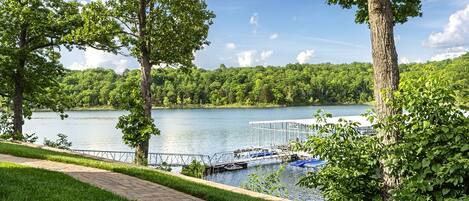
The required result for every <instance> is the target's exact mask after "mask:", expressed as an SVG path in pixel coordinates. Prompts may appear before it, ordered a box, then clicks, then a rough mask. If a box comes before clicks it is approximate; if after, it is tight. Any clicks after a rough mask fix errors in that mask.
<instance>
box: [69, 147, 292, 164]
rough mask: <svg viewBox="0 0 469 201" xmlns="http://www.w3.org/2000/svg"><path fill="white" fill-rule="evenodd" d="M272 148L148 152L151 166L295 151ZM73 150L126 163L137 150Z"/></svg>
mask: <svg viewBox="0 0 469 201" xmlns="http://www.w3.org/2000/svg"><path fill="white" fill-rule="evenodd" d="M266 150H272V149H271V148H259V147H257V148H247V149H245V150H244V151H243V152H240V151H239V150H238V151H232V152H219V153H215V154H212V155H208V154H182V153H148V165H149V166H162V165H166V166H186V165H189V164H190V163H191V162H192V161H194V160H195V161H198V162H201V163H202V164H204V165H206V166H208V167H215V166H222V165H227V164H234V163H248V162H255V161H263V160H271V159H272V160H275V159H284V158H288V157H290V156H291V155H292V154H293V153H292V152H291V151H289V150H285V149H284V150H282V149H276V150H275V152H267V151H266ZM72 151H73V152H76V153H80V154H85V155H90V156H94V157H98V158H104V159H109V160H114V161H119V162H124V163H133V162H134V159H135V152H130V151H105V150H83V149H73V150H72Z"/></svg>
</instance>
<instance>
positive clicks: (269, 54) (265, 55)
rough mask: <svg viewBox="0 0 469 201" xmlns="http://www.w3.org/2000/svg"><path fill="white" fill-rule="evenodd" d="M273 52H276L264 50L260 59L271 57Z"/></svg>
mask: <svg viewBox="0 0 469 201" xmlns="http://www.w3.org/2000/svg"><path fill="white" fill-rule="evenodd" d="M273 53H274V51H272V50H264V51H262V52H261V58H260V61H266V60H267V59H268V58H270V56H272V54H273Z"/></svg>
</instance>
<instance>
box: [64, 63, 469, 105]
mask: <svg viewBox="0 0 469 201" xmlns="http://www.w3.org/2000/svg"><path fill="white" fill-rule="evenodd" d="M468 64H469V56H468V55H466V56H463V57H460V58H457V59H454V60H445V61H440V62H428V63H425V64H417V63H415V64H402V65H400V70H401V72H402V77H403V79H415V78H418V77H419V76H422V75H424V74H425V73H427V74H441V75H443V77H445V78H446V79H449V80H452V81H455V82H459V83H461V85H462V86H466V87H465V88H467V86H469V80H468V78H467V76H465V75H467V74H469V67H468V66H469V65H468ZM372 73H373V69H372V66H371V64H369V63H351V64H330V63H324V64H288V65H286V66H267V67H263V66H257V67H242V68H240V67H234V68H226V67H225V66H224V65H222V66H221V67H220V68H217V69H214V70H206V69H201V68H193V69H188V70H185V71H184V70H180V69H175V68H160V69H154V70H153V71H152V74H153V75H152V77H153V79H152V88H151V92H152V94H153V97H152V105H153V106H165V107H175V106H176V107H177V106H197V105H210V106H224V105H232V106H252V105H254V106H256V105H257V106H259V105H261V106H262V105H313V104H354V103H367V102H370V101H372V100H373V80H372ZM139 75H140V73H139V70H127V71H125V72H124V73H123V74H117V73H115V72H114V71H113V70H111V69H102V68H97V69H87V70H83V71H70V72H68V73H66V75H65V76H63V77H62V78H61V79H60V80H59V82H60V85H61V86H62V87H61V88H62V90H63V93H64V94H65V96H66V99H69V100H73V101H71V102H72V103H73V104H71V105H70V106H71V107H79V108H87V107H102V106H108V107H115V108H119V106H120V105H121V104H124V103H123V102H122V101H121V100H122V97H121V95H122V94H123V93H124V92H125V90H128V89H127V86H130V85H132V82H133V81H135V80H138V79H139ZM133 87H134V88H135V89H138V88H137V87H138V85H135V84H134V85H133ZM465 94H466V93H459V96H458V97H459V101H460V102H461V103H462V104H464V105H467V104H468V97H467V95H465Z"/></svg>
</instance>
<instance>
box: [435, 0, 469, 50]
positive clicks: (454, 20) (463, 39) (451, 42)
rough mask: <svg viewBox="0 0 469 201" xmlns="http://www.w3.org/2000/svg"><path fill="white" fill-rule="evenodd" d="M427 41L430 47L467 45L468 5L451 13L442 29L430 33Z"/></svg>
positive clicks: (468, 39)
mask: <svg viewBox="0 0 469 201" xmlns="http://www.w3.org/2000/svg"><path fill="white" fill-rule="evenodd" d="M427 43H428V44H429V45H430V46H432V47H450V46H461V45H467V44H468V43H469V5H467V7H466V8H465V9H463V10H459V11H457V12H456V13H454V14H452V15H451V16H450V17H449V21H448V23H447V24H446V25H445V28H444V30H443V31H442V32H437V33H432V34H431V35H430V36H429V37H428V41H427Z"/></svg>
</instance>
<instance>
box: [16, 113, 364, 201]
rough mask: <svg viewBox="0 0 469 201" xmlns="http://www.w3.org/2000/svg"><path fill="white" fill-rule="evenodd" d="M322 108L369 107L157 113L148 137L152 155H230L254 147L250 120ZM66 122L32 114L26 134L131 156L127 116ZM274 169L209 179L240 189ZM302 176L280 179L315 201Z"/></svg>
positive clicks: (77, 116) (290, 173) (75, 117)
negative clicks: (125, 138) (122, 123)
mask: <svg viewBox="0 0 469 201" xmlns="http://www.w3.org/2000/svg"><path fill="white" fill-rule="evenodd" d="M318 109H323V110H325V111H326V112H329V113H332V114H333V115H334V116H349V115H359V114H362V113H364V112H365V111H366V110H367V109H370V106H367V105H344V106H309V107H286V108H265V109H252V108H249V109H155V110H153V112H152V115H153V118H154V119H155V123H156V125H157V126H158V128H159V129H160V130H161V135H160V136H154V137H152V139H151V141H150V152H168V153H201V154H212V153H216V152H222V151H233V150H235V149H238V148H242V147H247V146H251V145H255V144H257V142H253V141H251V139H252V138H250V135H251V134H253V133H254V132H255V131H254V130H252V129H250V127H249V124H248V123H249V121H261V120H280V119H304V118H311V117H312V114H313V113H315V111H316V110H318ZM67 114H68V115H69V117H68V118H66V119H65V120H60V117H59V116H58V115H57V114H56V113H54V112H36V113H34V114H33V116H32V119H31V120H27V121H26V123H25V126H24V130H25V132H27V133H36V135H37V136H38V137H39V140H38V143H42V142H43V140H44V138H48V139H55V138H56V135H57V134H58V133H63V134H66V135H67V136H68V138H69V140H70V141H72V142H73V145H72V148H73V149H97V150H114V151H130V150H131V149H130V148H129V147H128V146H126V145H125V144H123V143H122V140H121V132H120V131H119V130H117V129H116V128H115V125H116V123H117V118H118V117H119V116H121V115H123V114H125V111H71V112H67ZM277 168H278V165H269V166H263V167H262V168H261V169H260V170H257V169H258V168H249V169H247V170H242V171H237V172H228V173H222V174H217V175H211V176H209V177H208V178H207V179H209V180H212V181H216V182H220V183H225V184H229V185H234V186H239V185H240V183H241V182H243V181H244V180H246V179H247V176H248V174H250V173H252V172H268V171H270V170H275V169H277ZM304 173H305V171H304V169H295V168H293V167H288V168H286V170H285V172H284V174H283V175H282V180H283V181H284V182H285V183H286V184H287V185H288V186H289V187H288V188H289V189H290V193H292V194H296V195H299V194H303V196H302V197H301V198H302V200H318V199H320V196H319V195H317V192H314V191H308V193H307V194H310V196H305V194H306V193H305V192H303V191H305V189H302V188H298V187H296V186H295V185H294V184H295V183H296V182H297V180H298V178H299V177H300V176H301V175H303V174H304Z"/></svg>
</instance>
